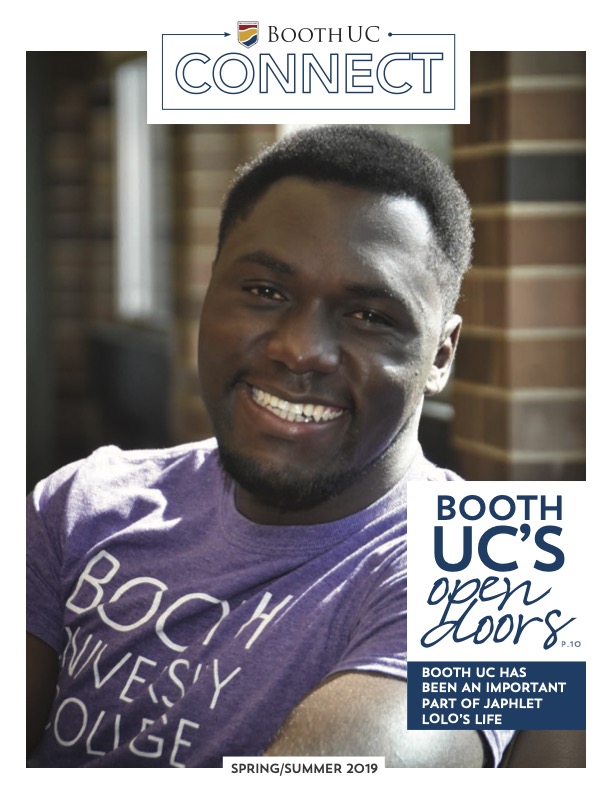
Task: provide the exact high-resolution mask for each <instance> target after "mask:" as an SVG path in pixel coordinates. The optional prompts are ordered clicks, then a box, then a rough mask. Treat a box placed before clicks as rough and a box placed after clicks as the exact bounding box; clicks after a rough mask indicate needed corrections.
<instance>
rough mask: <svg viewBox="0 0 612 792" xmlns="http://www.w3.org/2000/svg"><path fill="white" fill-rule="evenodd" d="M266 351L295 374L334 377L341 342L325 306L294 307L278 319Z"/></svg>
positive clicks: (338, 362)
mask: <svg viewBox="0 0 612 792" xmlns="http://www.w3.org/2000/svg"><path fill="white" fill-rule="evenodd" d="M267 351H268V356H269V357H270V358H271V359H272V360H276V361H278V362H280V363H283V364H284V365H285V366H286V367H287V368H288V369H289V370H290V371H292V372H294V373H295V374H304V373H307V372H311V371H316V372H320V373H323V374H331V373H332V372H334V371H335V370H336V369H337V368H338V366H339V365H340V358H341V350H340V344H339V340H338V338H337V334H336V333H335V332H334V327H333V322H331V320H330V318H329V317H328V316H327V315H326V312H325V310H324V307H323V306H308V307H302V308H297V307H294V308H292V309H290V310H288V311H286V312H285V313H284V314H283V315H282V317H278V322H277V324H276V326H275V327H274V329H273V330H272V332H271V333H270V335H269V338H268V348H267Z"/></svg>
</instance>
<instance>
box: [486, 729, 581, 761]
mask: <svg viewBox="0 0 612 792" xmlns="http://www.w3.org/2000/svg"><path fill="white" fill-rule="evenodd" d="M502 765H503V766H504V767H586V732H585V731H563V730H559V731H520V732H518V734H517V735H516V738H515V740H514V742H513V743H512V744H511V746H510V748H509V750H508V752H507V755H506V756H504V761H503V762H502Z"/></svg>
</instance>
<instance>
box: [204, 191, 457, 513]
mask: <svg viewBox="0 0 612 792" xmlns="http://www.w3.org/2000/svg"><path fill="white" fill-rule="evenodd" d="M431 234H432V232H431V229H430V223H429V219H428V217H427V215H426V213H425V211H424V210H423V209H422V207H421V206H420V205H419V204H417V203H416V202H415V201H413V200H411V199H407V198H396V197H389V196H384V195H379V194H375V193H370V192H367V191H365V190H359V189H354V188H351V187H345V186H342V185H339V184H335V183H331V182H319V183H313V182H310V181H307V180H305V179H301V178H297V177H291V178H286V179H283V180H281V181H278V182H276V183H274V184H273V185H272V186H271V187H270V188H269V189H268V190H267V192H266V193H264V195H263V196H262V197H261V198H260V199H259V200H258V201H257V203H256V204H255V206H254V207H253V208H252V210H251V211H250V213H249V214H248V216H247V217H246V219H243V220H240V221H238V222H237V223H236V225H235V226H234V227H233V228H232V230H231V231H230V233H229V234H228V236H227V238H226V240H225V243H224V244H223V246H222V249H221V251H220V254H219V257H218V259H217V261H216V263H215V266H214V268H213V275H212V279H211V282H210V286H209V289H208V293H207V296H206V300H205V303H204V310H203V313H202V321H201V328H200V352H199V358H200V379H201V384H202V393H203V396H204V401H205V404H206V407H207V409H208V412H209V415H210V417H211V421H212V424H213V429H214V432H215V435H216V437H217V440H218V442H219V448H220V452H221V457H222V460H223V462H224V464H225V467H226V469H227V471H228V472H229V473H230V474H231V475H232V477H233V478H234V479H235V480H236V481H237V485H238V486H237V490H236V502H237V505H238V508H240V509H241V511H243V512H244V513H245V514H246V515H247V516H249V517H251V518H252V519H255V520H257V521H259V522H292V521H293V522H324V521H327V520H330V519H336V518H337V517H339V516H343V515H344V514H349V513H352V512H355V511H358V510H359V509H361V508H363V507H364V506H365V505H367V504H369V503H371V502H373V500H376V499H377V498H379V497H381V496H382V495H383V494H384V492H386V491H387V490H388V489H389V488H390V487H391V486H392V485H393V484H395V483H396V482H397V481H398V480H399V479H400V478H401V476H402V475H403V473H404V472H405V471H406V470H407V468H408V466H409V463H410V461H411V458H412V456H413V454H414V451H415V449H416V432H417V426H418V420H419V416H420V410H421V406H422V399H423V394H424V391H425V390H426V388H427V387H428V386H431V387H433V388H434V389H435V388H437V387H438V384H439V383H440V382H441V380H440V376H439V375H440V371H441V370H442V369H444V366H445V365H446V363H447V362H448V358H449V357H452V345H451V348H450V351H449V352H448V354H445V353H440V352H439V348H440V345H441V328H442V319H443V317H442V307H441V299H440V296H439V288H438V285H437V282H436V279H435V276H434V275H433V273H432V272H431V268H430V267H428V265H427V258H428V251H429V245H430V243H431V240H432V236H431ZM447 345H448V344H447ZM432 380H433V383H434V384H433V385H432ZM283 515H284V516H283Z"/></svg>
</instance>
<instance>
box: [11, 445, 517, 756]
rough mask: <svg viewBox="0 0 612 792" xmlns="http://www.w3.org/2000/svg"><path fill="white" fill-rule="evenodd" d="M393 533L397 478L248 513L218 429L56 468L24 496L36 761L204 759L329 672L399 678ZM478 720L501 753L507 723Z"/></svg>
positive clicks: (402, 520) (262, 728) (398, 542)
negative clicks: (38, 691) (226, 464)
mask: <svg viewBox="0 0 612 792" xmlns="http://www.w3.org/2000/svg"><path fill="white" fill-rule="evenodd" d="M445 475H446V474H445V472H444V471H441V470H438V469H436V468H435V467H434V466H432V465H430V464H429V463H428V462H426V461H425V460H424V459H423V458H422V457H419V459H418V460H417V462H416V463H415V464H414V465H413V467H412V469H411V471H410V477H411V478H416V479H422V480H428V479H436V478H444V477H445ZM405 538H406V495H405V483H402V484H400V485H398V486H397V487H395V488H394V489H393V490H391V491H390V492H389V493H387V495H385V496H384V497H383V498H382V499H381V500H380V501H378V502H376V503H374V504H372V505H371V506H369V507H368V508H367V509H365V510H363V511H362V512H359V513H357V514H355V515H351V516H349V517H347V518H345V519H343V520H338V521H336V522H332V523H326V524H323V525H307V526H267V525H259V524H255V523H252V522H250V521H249V520H247V519H245V518H244V517H243V516H242V515H240V514H239V513H238V512H237V511H236V508H235V506H234V498H233V491H232V488H231V486H229V485H228V483H227V481H226V479H225V477H224V475H223V473H222V471H221V469H220V467H219V463H218V455H217V451H216V446H215V443H214V442H213V441H207V442H204V443H197V444H190V445H186V446H180V447H178V448H173V449H167V450H162V451H146V452H145V451H143V452H134V451H130V452H123V451H120V450H119V449H117V448H115V447H107V448H103V449H100V450H99V451H97V452H95V453H94V454H92V455H91V456H90V457H89V458H88V459H86V460H84V461H82V462H78V463H74V464H72V465H69V466H67V467H65V468H63V469H61V470H60V471H58V472H57V473H55V474H53V475H52V476H50V477H49V478H48V479H46V480H45V481H43V482H41V483H40V484H39V485H38V486H37V487H36V488H35V489H34V491H33V492H32V493H31V495H30V497H29V499H28V587H27V603H28V623H27V629H28V631H29V632H31V633H33V634H34V635H36V636H38V637H39V638H41V639H42V640H44V641H46V642H47V643H48V644H49V645H51V646H52V647H54V648H55V649H56V650H57V651H58V653H59V655H60V659H61V669H60V674H59V680H58V692H57V696H56V699H55V702H54V704H53V708H52V711H51V715H50V719H49V725H48V726H47V728H46V730H45V733H44V736H43V739H42V741H41V743H40V744H39V746H38V748H37V749H36V751H35V753H34V756H33V757H32V759H31V763H32V764H33V765H35V766H36V765H37V766H46V767H48V766H52V767H86V766H87V767H97V766H106V767H131V766H145V767H146V766H150V767H160V766H161V767H168V766H170V767H216V766H220V765H221V763H222V757H223V756H224V755H225V756H232V755H234V756H236V755H238V756H240V755H250V756H253V755H257V754H259V753H261V752H263V751H264V750H265V749H266V748H267V746H268V745H269V743H270V741H271V740H272V738H273V737H274V735H275V734H276V732H277V731H278V728H279V727H280V725H281V724H282V723H283V722H284V721H285V720H286V718H287V716H288V715H289V713H290V712H291V711H292V710H293V709H294V708H295V706H297V704H298V703H299V702H300V701H301V699H302V698H303V697H304V696H305V695H306V694H307V693H308V692H309V691H310V690H312V689H313V688H314V687H315V686H316V685H317V684H319V683H320V682H321V681H322V680H324V679H325V678H327V677H328V676H330V675H331V674H334V673H337V672H340V671H354V670H361V671H376V672H379V673H383V674H387V675H390V676H394V677H397V678H404V679H405V678H406V580H405V578H406V546H405ZM483 733H484V734H485V736H486V737H487V740H488V742H489V744H490V745H491V749H492V752H493V756H494V758H495V761H496V763H497V761H498V759H499V756H500V755H501V752H502V751H503V748H504V747H505V745H506V743H507V741H508V739H509V737H510V735H511V734H512V732H508V733H507V735H508V736H507V737H505V736H504V733H502V732H497V733H496V734H495V733H491V732H483Z"/></svg>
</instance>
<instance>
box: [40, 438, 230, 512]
mask: <svg viewBox="0 0 612 792" xmlns="http://www.w3.org/2000/svg"><path fill="white" fill-rule="evenodd" d="M207 468H214V469H216V468H217V445H216V441H215V440H214V439H211V440H206V441H202V442H198V443H189V444H185V445H180V446H175V447H173V448H165V449H147V450H137V451H125V450H123V449H120V448H118V447H117V446H103V447H101V448H99V449H97V450H96V451H94V452H93V453H92V454H90V455H89V456H88V457H86V458H85V459H81V460H79V461H77V462H72V463H70V464H68V465H66V466H64V467H62V468H60V469H59V470H57V471H55V472H54V473H52V474H51V475H50V476H48V477H47V478H45V479H43V480H42V481H40V482H39V483H38V484H37V485H36V486H35V487H34V489H33V490H32V492H31V493H30V496H29V501H30V505H31V506H32V507H33V508H34V509H35V510H37V511H40V512H43V511H45V510H46V511H50V512H51V513H53V512H58V514H62V515H63V516H64V517H66V516H68V517H70V516H71V515H72V516H75V515H76V514H77V513H81V514H82V513H95V512H101V511H105V510H108V509H112V508H117V505H118V503H119V502H120V501H123V502H125V501H127V500H129V499H134V498H135V497H137V496H138V493H142V492H144V491H145V490H153V491H154V490H155V489H157V488H160V487H161V488H163V487H171V486H173V482H174V481H175V480H176V479H177V478H182V479H183V480H184V481H185V485H187V479H188V478H189V473H190V472H191V474H193V475H196V474H199V475H205V471H206V469H207Z"/></svg>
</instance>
